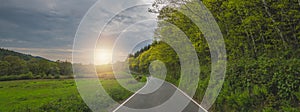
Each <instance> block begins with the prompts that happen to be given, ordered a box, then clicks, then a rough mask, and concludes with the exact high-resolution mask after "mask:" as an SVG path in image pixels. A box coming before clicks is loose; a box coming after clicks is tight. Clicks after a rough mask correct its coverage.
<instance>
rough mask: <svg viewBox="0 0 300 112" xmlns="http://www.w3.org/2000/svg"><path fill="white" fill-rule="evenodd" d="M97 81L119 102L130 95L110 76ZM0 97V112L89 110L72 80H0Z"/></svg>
mask: <svg viewBox="0 0 300 112" xmlns="http://www.w3.org/2000/svg"><path fill="white" fill-rule="evenodd" d="M122 80H123V79H122ZM124 81H128V80H127V79H124ZM129 82H130V81H129ZM101 83H102V85H103V86H104V88H105V89H106V90H107V92H108V93H109V95H110V96H112V98H113V99H114V100H116V101H119V102H122V101H123V100H125V99H126V98H128V97H129V96H130V95H132V94H133V93H132V92H129V91H127V90H125V89H124V88H122V87H121V86H120V85H118V83H117V81H116V80H114V79H102V80H101ZM141 86H142V85H141ZM0 99H1V100H0V112H3V111H5V112H6V111H60V112H61V111H90V110H89V108H88V107H87V106H86V104H85V103H84V102H83V100H82V99H81V97H80V95H79V93H78V91H77V88H76V84H75V81H74V80H73V79H65V80H21V81H5V82H0Z"/></svg>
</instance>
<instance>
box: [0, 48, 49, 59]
mask: <svg viewBox="0 0 300 112" xmlns="http://www.w3.org/2000/svg"><path fill="white" fill-rule="evenodd" d="M5 56H18V57H19V58H21V59H23V60H25V61H29V60H30V59H32V58H35V59H42V60H47V61H50V60H48V59H46V58H43V57H39V56H32V55H29V54H22V53H18V52H15V51H11V50H8V49H4V48H0V60H3V58H4V57H5Z"/></svg>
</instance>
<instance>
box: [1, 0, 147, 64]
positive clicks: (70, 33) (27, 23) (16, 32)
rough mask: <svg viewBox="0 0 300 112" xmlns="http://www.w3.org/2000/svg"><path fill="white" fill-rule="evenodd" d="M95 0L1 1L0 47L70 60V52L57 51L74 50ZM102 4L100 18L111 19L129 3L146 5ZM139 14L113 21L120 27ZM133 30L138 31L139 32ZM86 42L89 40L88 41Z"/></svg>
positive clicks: (112, 0)
mask: <svg viewBox="0 0 300 112" xmlns="http://www.w3.org/2000/svg"><path fill="white" fill-rule="evenodd" d="M96 1H97V0H2V1H1V4H0V47H4V48H10V49H12V50H17V51H20V52H26V53H29V54H34V55H40V56H44V57H46V58H50V59H52V60H56V59H66V58H70V57H71V53H70V52H66V51H65V50H63V51H61V50H58V49H67V50H68V49H72V45H73V40H74V36H75V33H76V30H77V27H78V25H79V23H80V21H81V19H82V18H83V16H84V15H85V13H86V12H87V11H88V9H89V8H90V7H91V6H92V5H93V4H94V3H95V2H96ZM100 2H101V4H105V5H103V7H100V8H99V10H98V13H99V15H97V16H103V17H109V16H110V15H115V14H116V13H117V12H118V10H117V9H124V8H127V7H128V6H129V4H139V3H142V2H143V3H144V2H145V0H144V1H140V0H102V1H100ZM147 2H149V1H147ZM112 7H113V8H112ZM136 12H138V11H131V12H130V13H131V15H132V16H131V18H130V17H127V16H126V14H125V15H119V17H118V19H117V20H118V21H114V22H115V23H116V24H120V25H121V26H124V25H126V24H127V25H128V24H132V22H133V21H132V20H133V18H135V16H134V15H135V14H134V13H136ZM132 17H133V18H132ZM138 18H141V17H138ZM130 20H131V21H130ZM99 22H104V21H101V20H98V19H95V20H94V21H91V23H90V24H95V23H99ZM85 30H86V31H85V32H86V33H90V32H91V31H94V32H99V30H100V29H97V28H86V29H85ZM111 30H114V29H113V28H112V29H111ZM130 30H134V31H136V30H137V29H134V28H132V29H130ZM95 34H97V33H95ZM87 35H88V34H87ZM86 43H89V41H88V40H87V41H86ZM22 48H24V49H22ZM37 49H38V50H37ZM54 49H55V50H54ZM39 51H41V52H39ZM50 51H51V52H50Z"/></svg>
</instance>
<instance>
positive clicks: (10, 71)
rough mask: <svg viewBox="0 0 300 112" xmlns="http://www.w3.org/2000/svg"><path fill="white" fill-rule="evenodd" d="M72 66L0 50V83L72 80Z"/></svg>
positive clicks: (66, 63) (65, 62) (68, 63)
mask: <svg viewBox="0 0 300 112" xmlns="http://www.w3.org/2000/svg"><path fill="white" fill-rule="evenodd" d="M72 77H73V76H72V64H71V63H70V62H68V61H59V60H58V61H55V62H53V61H50V60H47V59H45V58H42V57H34V56H31V55H26V54H22V53H17V52H14V51H10V50H7V49H3V48H1V49H0V81H8V80H21V79H60V78H72Z"/></svg>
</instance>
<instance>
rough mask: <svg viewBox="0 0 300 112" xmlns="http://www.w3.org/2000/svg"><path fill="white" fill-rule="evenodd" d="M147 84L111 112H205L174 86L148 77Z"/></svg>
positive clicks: (205, 111)
mask: <svg viewBox="0 0 300 112" xmlns="http://www.w3.org/2000/svg"><path fill="white" fill-rule="evenodd" d="M147 79H148V81H147V84H146V85H145V86H144V87H143V88H142V89H140V90H139V91H137V92H136V93H135V94H133V95H132V96H131V97H130V98H128V99H127V100H126V101H125V102H123V103H122V104H121V105H120V106H119V107H117V108H116V109H115V110H114V111H113V112H207V110H205V109H204V108H202V107H201V106H200V105H199V104H198V103H197V102H195V101H194V100H193V99H192V98H191V97H189V96H188V95H186V94H185V93H184V92H182V91H181V90H180V89H178V88H177V87H176V86H174V85H173V84H171V83H168V82H165V81H163V80H161V79H157V78H153V77H148V78H147Z"/></svg>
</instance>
